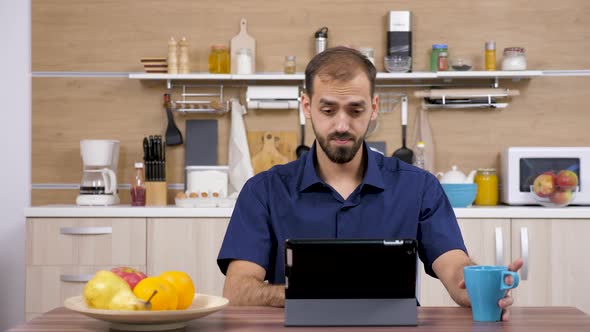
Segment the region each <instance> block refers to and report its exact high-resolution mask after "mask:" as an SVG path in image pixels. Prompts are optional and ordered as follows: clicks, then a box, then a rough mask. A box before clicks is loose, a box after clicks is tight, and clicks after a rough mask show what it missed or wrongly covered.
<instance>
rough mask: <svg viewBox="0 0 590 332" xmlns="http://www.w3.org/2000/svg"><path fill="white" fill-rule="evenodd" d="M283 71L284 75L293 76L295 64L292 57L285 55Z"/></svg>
mask: <svg viewBox="0 0 590 332" xmlns="http://www.w3.org/2000/svg"><path fill="white" fill-rule="evenodd" d="M283 71H284V72H285V74H295V71H296V62H295V56H294V55H287V56H286V57H285V66H284V70H283Z"/></svg>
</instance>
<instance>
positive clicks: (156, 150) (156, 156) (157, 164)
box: [154, 135, 162, 181]
mask: <svg viewBox="0 0 590 332" xmlns="http://www.w3.org/2000/svg"><path fill="white" fill-rule="evenodd" d="M154 159H155V168H156V181H162V175H161V174H160V138H159V137H158V136H157V135H156V136H154Z"/></svg>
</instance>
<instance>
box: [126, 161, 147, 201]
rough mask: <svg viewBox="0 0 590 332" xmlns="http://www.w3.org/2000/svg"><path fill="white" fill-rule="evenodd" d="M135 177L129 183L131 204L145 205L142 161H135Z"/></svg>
mask: <svg viewBox="0 0 590 332" xmlns="http://www.w3.org/2000/svg"><path fill="white" fill-rule="evenodd" d="M134 166H135V179H134V180H133V183H132V184H131V189H130V194H131V206H145V183H144V181H145V180H144V177H143V163H135V165H134Z"/></svg>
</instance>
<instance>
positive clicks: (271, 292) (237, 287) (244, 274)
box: [223, 260, 285, 307]
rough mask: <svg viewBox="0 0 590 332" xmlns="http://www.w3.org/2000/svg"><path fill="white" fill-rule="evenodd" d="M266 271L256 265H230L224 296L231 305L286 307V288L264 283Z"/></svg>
mask: <svg viewBox="0 0 590 332" xmlns="http://www.w3.org/2000/svg"><path fill="white" fill-rule="evenodd" d="M265 274H266V271H265V270H264V268H263V267H262V266H260V265H258V264H256V263H252V262H249V261H244V260H234V261H232V262H231V263H229V266H228V268H227V273H226V276H225V284H224V285H223V296H224V297H226V298H228V299H229V302H230V304H231V305H251V306H273V307H283V306H285V286H283V285H271V284H268V283H266V282H264V276H265Z"/></svg>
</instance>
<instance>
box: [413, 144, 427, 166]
mask: <svg viewBox="0 0 590 332" xmlns="http://www.w3.org/2000/svg"><path fill="white" fill-rule="evenodd" d="M424 158H425V156H424V142H422V141H420V142H418V143H416V153H415V154H414V166H416V167H420V168H422V169H424Z"/></svg>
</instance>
